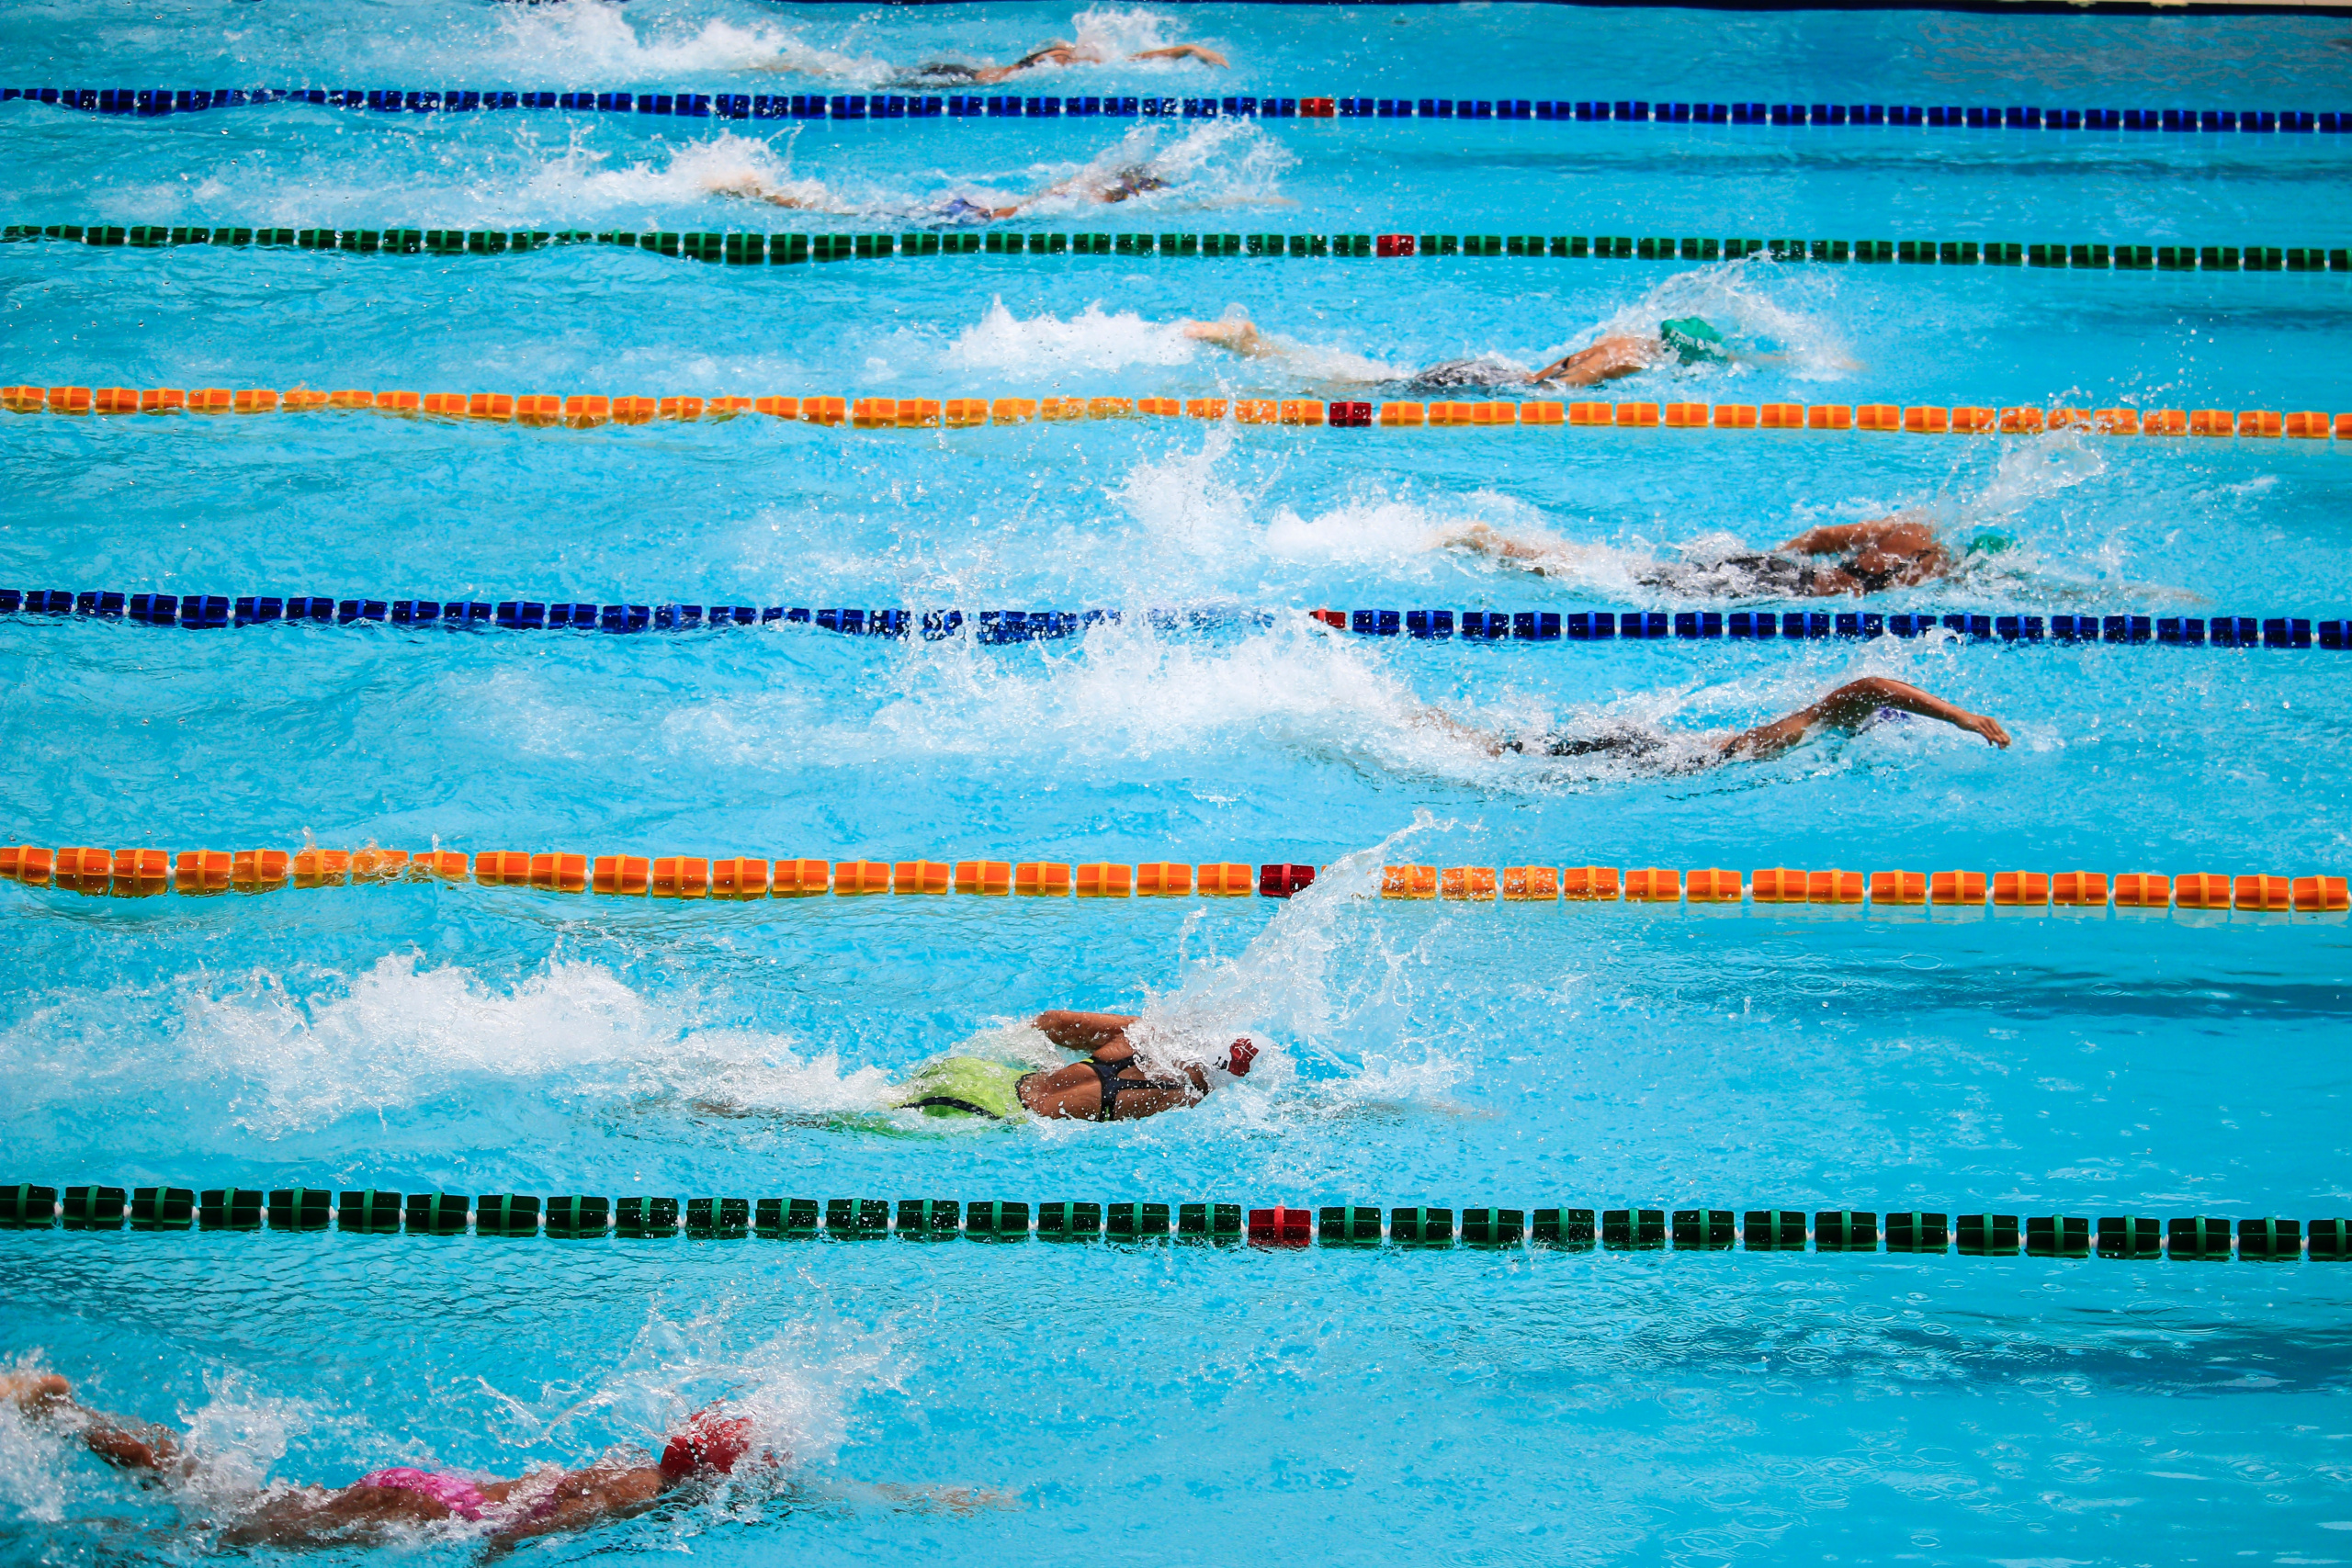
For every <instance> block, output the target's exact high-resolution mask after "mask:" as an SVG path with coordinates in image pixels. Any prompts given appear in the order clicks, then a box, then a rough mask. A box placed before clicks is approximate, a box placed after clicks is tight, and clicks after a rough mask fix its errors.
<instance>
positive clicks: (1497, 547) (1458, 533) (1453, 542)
mask: <svg viewBox="0 0 2352 1568" xmlns="http://www.w3.org/2000/svg"><path fill="white" fill-rule="evenodd" d="M1431 544H1432V547H1435V548H1438V549H1464V550H1468V551H1470V552H1472V553H1473V554H1475V555H1482V556H1492V557H1494V558H1496V559H1497V560H1509V561H1541V560H1546V559H1549V558H1551V557H1553V556H1556V555H1558V554H1560V553H1561V552H1560V551H1559V550H1557V549H1545V548H1544V547H1543V546H1541V545H1531V544H1529V543H1527V542H1526V541H1525V540H1524V539H1514V538H1512V537H1511V536H1510V535H1509V534H1505V533H1501V532H1499V531H1498V530H1497V529H1495V528H1493V527H1491V526H1490V525H1487V524H1484V523H1472V524H1469V525H1466V526H1464V527H1461V528H1455V529H1447V530H1445V531H1443V532H1441V533H1440V534H1439V535H1438V536H1437V537H1436V538H1435V539H1434V540H1432V541H1431ZM1529 570H1532V571H1533V572H1534V573H1535V575H1536V576H1538V577H1541V576H1543V575H1544V569H1543V568H1542V567H1540V566H1532V567H1530V568H1529Z"/></svg>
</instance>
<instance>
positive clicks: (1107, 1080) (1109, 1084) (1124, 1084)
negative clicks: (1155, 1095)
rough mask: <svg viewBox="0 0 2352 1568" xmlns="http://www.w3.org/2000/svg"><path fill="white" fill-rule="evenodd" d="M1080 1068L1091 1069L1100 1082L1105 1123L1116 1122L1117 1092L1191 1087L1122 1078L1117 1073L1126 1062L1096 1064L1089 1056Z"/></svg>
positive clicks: (1159, 1080) (1169, 1080)
mask: <svg viewBox="0 0 2352 1568" xmlns="http://www.w3.org/2000/svg"><path fill="white" fill-rule="evenodd" d="M1130 1060H1132V1058H1131V1059H1130ZM1082 1066H1089V1067H1092V1068H1093V1069H1094V1076H1095V1077H1098V1078H1100V1079H1102V1080H1103V1121H1105V1122H1115V1121H1117V1120H1118V1117H1119V1091H1120V1090H1121V1089H1191V1088H1192V1087H1193V1086H1192V1085H1191V1084H1190V1083H1179V1082H1177V1081H1176V1080H1174V1079H1172V1078H1123V1077H1120V1076H1119V1073H1120V1071H1121V1069H1123V1068H1125V1066H1128V1063H1127V1062H1098V1061H1096V1060H1095V1059H1094V1058H1093V1057H1091V1056H1089V1057H1088V1058H1087V1059H1086V1061H1085V1062H1084V1063H1083V1064H1082Z"/></svg>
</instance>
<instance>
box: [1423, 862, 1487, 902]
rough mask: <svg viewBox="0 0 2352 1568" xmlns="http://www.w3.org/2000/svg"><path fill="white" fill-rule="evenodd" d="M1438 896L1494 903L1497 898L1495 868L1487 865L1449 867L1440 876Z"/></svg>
mask: <svg viewBox="0 0 2352 1568" xmlns="http://www.w3.org/2000/svg"><path fill="white" fill-rule="evenodd" d="M1437 896H1438V897H1441V898H1454V899H1464V900H1474V901H1476V902H1481V903H1492V902H1494V897H1495V872H1494V868H1493V867H1492V866H1485V865H1450V866H1447V867H1446V868H1445V869H1444V870H1443V871H1442V872H1440V873H1439V874H1438V879H1437Z"/></svg>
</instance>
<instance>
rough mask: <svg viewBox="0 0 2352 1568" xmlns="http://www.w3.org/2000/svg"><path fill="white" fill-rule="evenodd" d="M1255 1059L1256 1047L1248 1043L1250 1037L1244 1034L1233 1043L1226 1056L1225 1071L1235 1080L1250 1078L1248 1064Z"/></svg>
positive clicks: (1256, 1056)
mask: <svg viewBox="0 0 2352 1568" xmlns="http://www.w3.org/2000/svg"><path fill="white" fill-rule="evenodd" d="M1257 1059H1258V1047H1256V1046H1255V1045H1252V1044H1251V1043H1250V1037H1249V1036H1248V1035H1246V1034H1245V1035H1243V1036H1242V1037H1241V1038H1240V1039H1238V1040H1237V1041H1235V1042H1234V1043H1233V1049H1232V1050H1231V1051H1230V1052H1228V1053H1227V1055H1226V1058H1225V1070H1226V1071H1227V1072H1228V1073H1231V1074H1232V1075H1233V1076H1234V1077H1237V1078H1246V1077H1249V1076H1250V1063H1252V1062H1254V1061H1256V1060H1257Z"/></svg>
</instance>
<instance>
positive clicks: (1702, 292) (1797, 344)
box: [1544, 255, 1866, 381]
mask: <svg viewBox="0 0 2352 1568" xmlns="http://www.w3.org/2000/svg"><path fill="white" fill-rule="evenodd" d="M1835 288H1836V283H1835V281H1834V280H1826V279H1825V278H1824V277H1823V276H1821V275H1819V274H1818V273H1815V272H1805V271H1803V270H1801V269H1797V268H1794V267H1789V266H1784V265H1783V264H1781V263H1778V262H1775V261H1772V260H1771V259H1770V257H1767V256H1763V255H1754V256H1747V257H1744V258H1742V259H1740V260H1738V261H1726V262H1718V263H1716V264H1714V265H1712V266H1702V267H1697V268H1694V269H1692V270H1691V271H1689V272H1678V273H1673V274H1670V275H1669V276H1666V277H1664V278H1661V279H1660V280H1659V281H1658V282H1657V283H1656V284H1654V285H1652V286H1651V288H1649V290H1648V291H1647V292H1646V293H1645V294H1644V295H1643V296H1642V297H1641V299H1638V300H1636V301H1634V303H1632V304H1630V305H1627V306H1625V307H1624V308H1623V309H1622V310H1618V311H1617V312H1616V313H1615V314H1614V315H1612V316H1611V317H1610V318H1609V319H1608V320H1607V321H1602V322H1601V323H1600V325H1599V326H1598V327H1597V328H1595V329H1594V330H1593V331H1592V332H1591V333H1589V334H1585V335H1581V336H1579V337H1577V338H1572V339H1570V340H1569V341H1568V343H1567V344H1563V345H1561V346H1559V347H1557V348H1555V349H1547V350H1545V351H1544V352H1545V354H1546V355H1548V356H1549V357H1551V358H1557V357H1558V356H1559V355H1562V354H1566V353H1567V352H1568V351H1569V350H1570V349H1572V348H1580V347H1583V346H1585V345H1586V344H1589V343H1591V342H1597V341H1598V340H1600V339H1601V338H1604V337H1608V336H1611V335H1612V334H1615V333H1631V334H1634V335H1635V336H1648V335H1652V334H1655V333H1657V324H1658V322H1660V321H1668V320H1671V319H1673V318H1675V317H1678V316H1699V317H1702V318H1704V319H1705V320H1706V321H1708V323H1709V324H1711V325H1712V326H1713V327H1714V328H1715V329H1716V330H1717V331H1718V332H1720V333H1723V334H1724V338H1725V339H1727V340H1728V341H1729V342H1730V344H1732V346H1733V348H1734V349H1735V350H1736V351H1737V352H1738V353H1739V354H1741V355H1770V356H1771V360H1772V363H1773V365H1774V367H1775V368H1776V369H1778V370H1779V371H1781V372H1782V373H1792V374H1794V375H1795V376H1796V377H1797V378H1800V379H1803V380H1807V381H1831V380H1837V379H1838V378H1842V377H1845V376H1847V375H1849V374H1850V373H1852V372H1854V371H1857V370H1860V369H1863V368H1866V367H1864V366H1862V365H1860V364H1859V363H1857V362H1856V361H1855V360H1854V359H1853V358H1852V357H1851V355H1850V354H1849V350H1848V348H1847V346H1846V344H1845V343H1844V341H1843V339H1842V335H1841V334H1840V333H1839V332H1838V327H1837V324H1836V320H1835V315H1834V310H1835V301H1834V290H1835ZM1754 370H1755V367H1753V366H1745V367H1744V366H1743V365H1742V364H1741V363H1740V361H1739V360H1738V359H1735V360H1734V361H1733V362H1732V363H1731V364H1730V365H1728V366H1724V365H1708V366H1689V367H1684V366H1671V367H1660V368H1658V369H1654V370H1651V371H1649V372H1646V373H1645V375H1646V377H1648V378H1657V377H1659V376H1671V377H1674V378H1678V379H1691V378H1706V379H1716V378H1724V379H1730V378H1737V377H1738V376H1740V375H1742V374H1743V373H1746V374H1753V373H1754Z"/></svg>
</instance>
